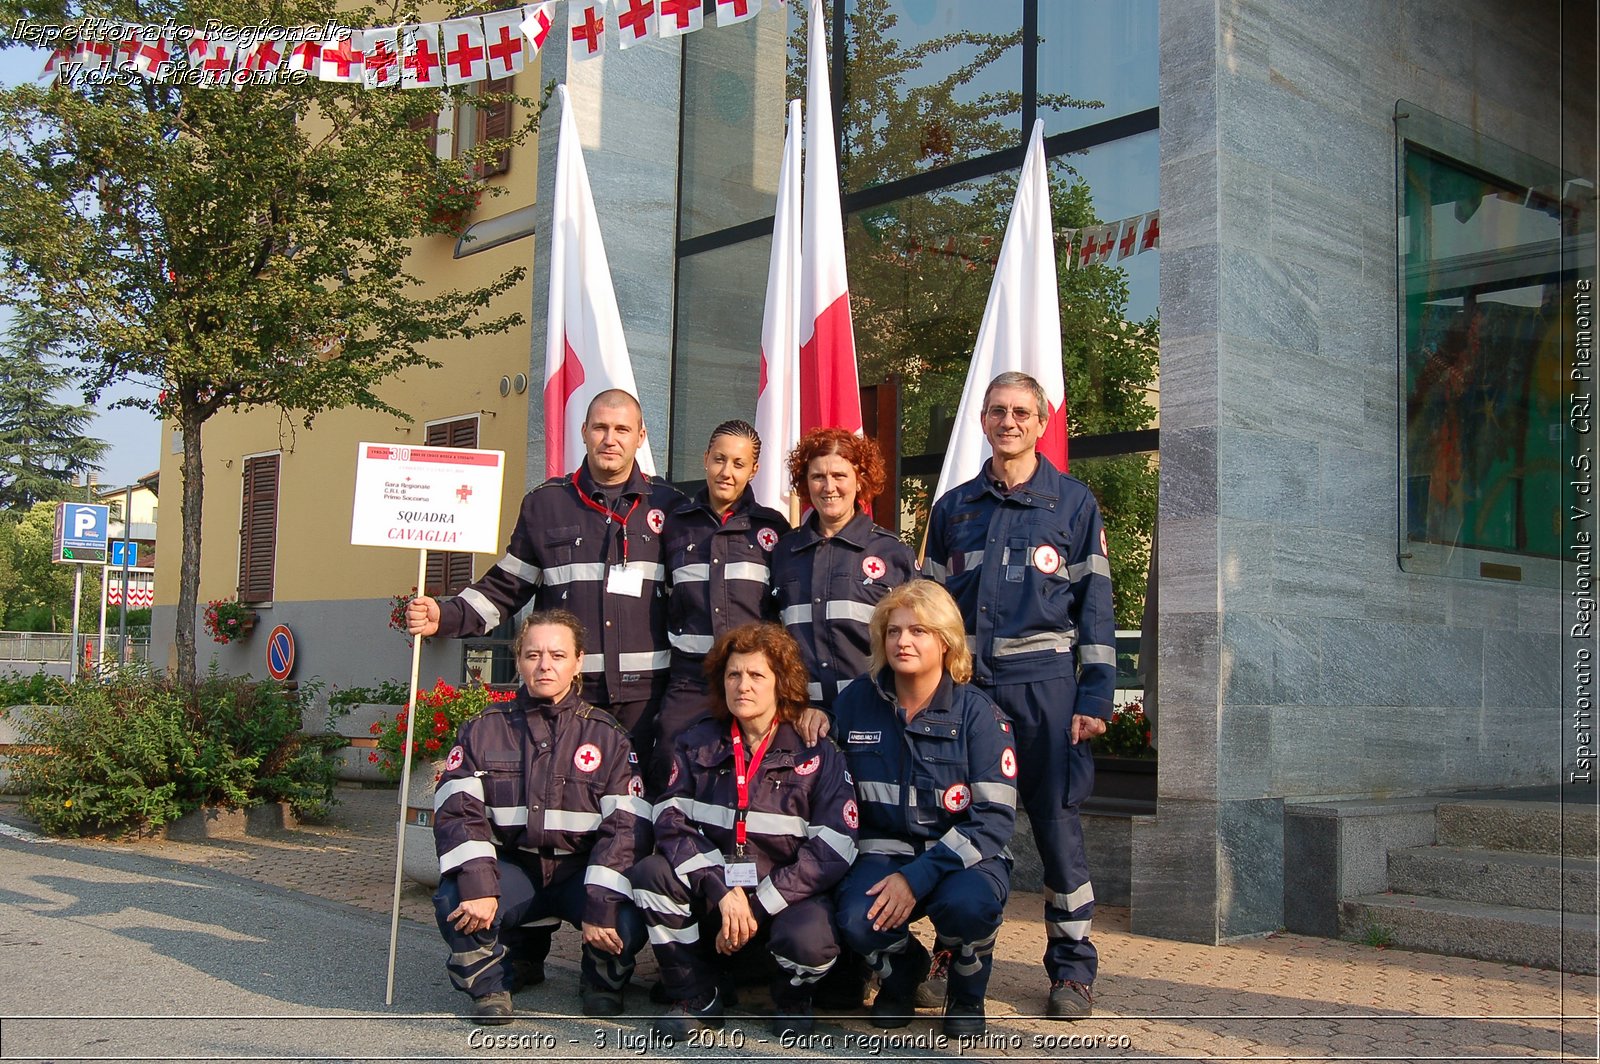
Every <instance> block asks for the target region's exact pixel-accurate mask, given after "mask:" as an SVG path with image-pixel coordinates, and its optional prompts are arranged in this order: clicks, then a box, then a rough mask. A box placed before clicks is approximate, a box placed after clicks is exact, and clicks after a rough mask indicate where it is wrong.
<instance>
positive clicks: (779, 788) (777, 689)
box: [628, 622, 857, 1039]
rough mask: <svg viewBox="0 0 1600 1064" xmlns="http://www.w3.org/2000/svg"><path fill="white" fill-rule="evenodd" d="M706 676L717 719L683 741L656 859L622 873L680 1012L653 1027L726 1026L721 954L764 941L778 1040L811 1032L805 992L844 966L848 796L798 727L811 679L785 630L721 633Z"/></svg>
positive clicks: (837, 770) (850, 839)
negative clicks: (842, 895) (839, 924)
mask: <svg viewBox="0 0 1600 1064" xmlns="http://www.w3.org/2000/svg"><path fill="white" fill-rule="evenodd" d="M706 676H707V678H708V679H709V680H710V681H711V682H710V691H709V694H710V710H711V715H712V719H711V720H708V721H705V722H703V723H701V724H697V725H695V726H694V727H692V728H690V729H689V730H688V731H686V732H684V733H683V735H681V736H680V737H679V738H678V742H677V745H676V746H675V747H674V749H673V753H672V767H671V769H670V770H669V773H670V774H669V776H668V782H667V789H666V790H665V791H663V792H662V794H661V800H660V801H658V802H657V803H656V806H655V833H656V848H657V850H658V851H659V852H658V853H657V854H656V855H655V856H653V857H650V858H647V859H646V860H644V861H641V862H639V864H637V865H635V866H634V867H633V869H632V871H630V872H629V873H628V878H629V880H630V881H631V882H632V883H633V897H634V903H635V904H636V905H638V906H639V909H640V911H641V912H643V914H644V918H645V923H646V924H647V925H648V927H649V932H650V942H651V945H653V946H654V947H655V951H656V960H657V961H659V962H660V965H661V982H662V984H663V985H664V987H665V989H666V992H667V994H668V996H669V997H671V998H672V999H673V1000H674V1001H675V1002H676V1004H675V1005H674V1007H673V1008H672V1009H671V1010H670V1011H669V1012H667V1014H666V1015H664V1016H662V1017H660V1018H659V1019H657V1020H656V1022H655V1029H656V1030H657V1032H659V1033H661V1034H663V1035H671V1036H672V1037H674V1038H678V1039H687V1038H688V1037H689V1036H690V1035H691V1034H692V1033H693V1032H694V1031H696V1030H698V1029H699V1028H701V1027H721V1026H722V1024H723V1012H724V1006H725V1002H724V1001H723V999H722V996H721V993H722V991H721V989H720V987H719V983H720V982H721V979H720V976H721V974H722V973H720V972H719V971H718V968H719V967H722V965H720V964H718V955H719V954H720V955H721V956H722V957H731V956H732V955H733V954H735V953H738V952H739V951H740V950H743V949H744V948H745V947H746V946H748V945H750V944H751V943H752V942H754V941H757V940H761V941H764V942H765V943H766V949H767V952H768V953H770V954H771V956H772V958H773V960H774V961H775V962H776V966H775V969H774V972H773V980H772V1001H773V1011H774V1013H775V1016H776V1018H775V1019H774V1021H773V1032H774V1033H775V1034H778V1035H780V1036H781V1035H783V1034H785V1033H804V1032H808V1031H810V1030H811V1029H812V1026H813V1022H814V1021H813V1019H812V1008H811V990H812V986H813V985H814V984H815V983H816V982H817V981H818V980H819V979H821V978H822V977H823V976H824V975H825V974H826V973H827V972H828V970H829V969H830V968H832V967H833V964H834V961H835V960H836V959H837V958H838V956H839V945H838V939H837V937H836V934H835V931H834V924H833V898H832V894H833V888H834V887H835V886H836V885H837V884H838V883H839V882H840V880H842V879H843V878H844V875H845V872H846V871H848V870H849V868H850V862H851V861H853V860H854V859H855V854H856V843H855V834H856V819H857V810H856V802H855V789H854V788H853V787H852V786H851V785H850V780H849V777H848V776H846V774H845V770H844V755H843V754H841V753H840V752H839V748H838V747H836V746H835V745H834V744H833V743H831V742H822V743H820V744H818V745H815V746H813V745H811V744H809V743H807V742H805V741H804V740H803V739H801V738H800V735H799V733H798V732H796V731H795V728H794V721H795V719H796V718H797V717H798V716H799V715H800V713H801V711H802V710H804V709H805V708H806V673H805V667H804V666H803V665H801V664H800V648H799V647H797V646H796V645H795V642H794V640H793V639H791V638H790V637H789V635H788V633H786V632H785V631H784V630H783V629H782V628H780V627H778V626H777V625H775V624H771V623H766V622H760V623H754V624H744V625H740V626H739V627H737V628H733V629H730V630H729V631H726V632H724V633H722V635H720V636H718V637H717V641H716V643H715V644H714V645H713V646H712V648H711V653H710V654H709V655H708V656H707V657H706ZM713 946H714V948H715V952H713Z"/></svg>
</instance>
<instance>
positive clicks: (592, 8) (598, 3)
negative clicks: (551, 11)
mask: <svg viewBox="0 0 1600 1064" xmlns="http://www.w3.org/2000/svg"><path fill="white" fill-rule="evenodd" d="M567 19H568V23H569V25H570V26H571V28H572V58H573V60H575V61H576V62H580V63H581V62H585V61H587V60H590V59H593V58H594V57H595V56H597V55H603V54H605V50H606V0H585V2H584V3H581V4H579V3H576V2H574V3H572V4H569V5H567Z"/></svg>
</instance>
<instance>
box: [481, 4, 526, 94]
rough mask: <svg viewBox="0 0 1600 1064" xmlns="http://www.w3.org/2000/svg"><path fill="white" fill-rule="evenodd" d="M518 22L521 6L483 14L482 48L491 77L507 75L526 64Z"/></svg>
mask: <svg viewBox="0 0 1600 1064" xmlns="http://www.w3.org/2000/svg"><path fill="white" fill-rule="evenodd" d="M521 24H522V9H521V8H517V7H513V8H510V9H509V10H506V11H494V12H491V13H489V14H487V15H485V16H483V51H484V56H485V58H486V60H487V62H488V64H489V76H490V77H491V78H509V77H510V76H511V75H513V74H519V73H521V72H522V68H523V67H525V66H527V65H528V43H527V41H526V40H525V39H524V38H523V36H522V30H521V29H520V26H521Z"/></svg>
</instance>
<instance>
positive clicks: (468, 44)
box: [440, 18, 489, 85]
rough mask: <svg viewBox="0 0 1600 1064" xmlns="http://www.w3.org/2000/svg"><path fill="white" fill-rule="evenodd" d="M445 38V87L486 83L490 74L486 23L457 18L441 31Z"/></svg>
mask: <svg viewBox="0 0 1600 1064" xmlns="http://www.w3.org/2000/svg"><path fill="white" fill-rule="evenodd" d="M440 34H441V36H442V37H443V38H444V83H445V84H446V85H468V84H471V83H472V82H474V81H482V80H483V79H484V78H485V77H486V76H487V75H488V70H489V61H488V59H487V58H486V57H485V56H484V52H483V20H482V19H477V18H453V19H451V20H450V21H449V22H446V23H444V24H443V25H442V26H441V27H440Z"/></svg>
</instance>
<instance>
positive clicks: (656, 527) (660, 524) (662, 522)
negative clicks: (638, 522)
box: [644, 510, 667, 535]
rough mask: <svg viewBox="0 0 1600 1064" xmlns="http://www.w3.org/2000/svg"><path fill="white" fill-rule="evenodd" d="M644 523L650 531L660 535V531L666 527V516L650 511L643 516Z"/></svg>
mask: <svg viewBox="0 0 1600 1064" xmlns="http://www.w3.org/2000/svg"><path fill="white" fill-rule="evenodd" d="M644 523H645V524H647V525H649V526H650V531H652V532H654V533H656V534H657V535H660V534H661V530H662V529H663V528H665V527H666V524H667V515H666V514H664V513H662V512H661V511H660V510H651V511H650V512H649V513H647V514H645V515H644Z"/></svg>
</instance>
